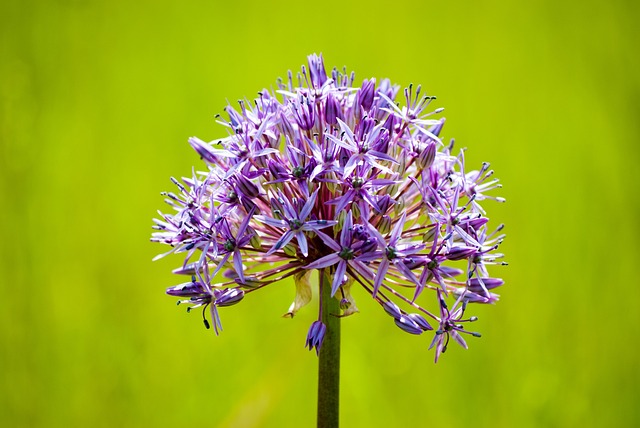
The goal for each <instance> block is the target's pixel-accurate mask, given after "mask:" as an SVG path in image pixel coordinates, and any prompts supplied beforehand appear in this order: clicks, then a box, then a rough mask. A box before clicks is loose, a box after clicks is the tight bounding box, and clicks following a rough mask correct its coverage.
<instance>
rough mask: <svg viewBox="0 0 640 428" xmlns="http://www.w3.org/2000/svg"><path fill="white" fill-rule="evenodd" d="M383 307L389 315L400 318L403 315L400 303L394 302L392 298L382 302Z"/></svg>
mask: <svg viewBox="0 0 640 428" xmlns="http://www.w3.org/2000/svg"><path fill="white" fill-rule="evenodd" d="M382 307H383V308H384V310H385V311H386V312H387V313H388V314H389V315H391V316H392V317H394V318H400V317H401V316H402V311H400V308H399V307H398V305H396V304H395V303H393V302H392V301H391V300H389V301H386V302H384V303H383V304H382Z"/></svg>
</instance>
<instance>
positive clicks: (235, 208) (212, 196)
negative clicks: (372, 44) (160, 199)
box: [152, 55, 505, 360]
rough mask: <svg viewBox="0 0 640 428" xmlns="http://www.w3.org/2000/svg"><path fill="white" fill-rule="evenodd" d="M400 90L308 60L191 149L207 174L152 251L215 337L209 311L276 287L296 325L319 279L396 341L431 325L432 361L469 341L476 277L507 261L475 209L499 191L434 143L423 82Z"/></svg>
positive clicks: (174, 202) (486, 286) (436, 126)
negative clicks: (388, 328) (387, 322)
mask: <svg viewBox="0 0 640 428" xmlns="http://www.w3.org/2000/svg"><path fill="white" fill-rule="evenodd" d="M377 82H379V83H378V84H377V85H376V83H377ZM399 92H400V91H399V88H398V87H397V86H394V85H392V84H391V83H390V82H389V80H387V79H383V80H379V81H377V80H376V79H366V80H364V81H363V82H362V84H361V85H354V75H353V73H351V74H347V73H346V71H345V72H344V73H343V72H341V71H339V70H338V69H335V68H334V69H333V70H332V71H331V72H330V73H329V74H327V72H326V69H325V66H324V61H323V58H322V56H318V55H311V56H309V57H308V65H307V66H303V67H302V71H301V73H298V75H297V78H294V75H293V73H291V72H289V73H288V78H287V79H286V80H280V81H279V82H278V86H277V90H276V91H275V93H272V92H270V91H269V90H266V89H263V90H262V91H260V92H259V93H258V94H259V97H258V98H257V99H255V100H254V101H248V100H242V101H240V102H239V103H238V106H237V107H236V108H234V107H232V106H230V105H229V106H227V107H226V108H225V112H226V115H227V119H226V120H225V119H222V117H221V116H218V123H220V124H222V125H223V126H224V127H225V129H226V134H225V135H222V136H221V137H220V138H216V139H214V140H212V141H210V142H207V141H203V140H202V139H200V138H197V137H192V138H190V139H189V144H190V145H191V147H192V148H193V149H194V150H195V151H196V153H198V155H199V156H200V157H201V158H202V160H203V161H204V164H203V167H202V169H203V171H201V172H195V171H194V172H193V173H192V174H191V176H190V177H188V178H183V179H182V180H181V181H179V180H176V179H172V181H173V182H174V184H175V185H176V186H177V187H178V191H177V192H176V193H165V194H164V195H165V197H166V199H165V200H166V202H167V203H168V204H169V206H170V207H171V208H172V212H171V213H160V217H159V218H158V219H156V220H154V221H155V225H154V229H156V231H155V232H154V233H153V235H152V241H155V242H160V243H164V244H167V245H170V246H171V247H172V248H171V250H170V251H169V252H167V253H165V254H162V255H160V256H158V257H162V256H166V255H167V254H171V253H182V254H183V255H184V261H183V263H182V265H181V266H180V267H178V268H177V269H175V270H174V273H176V274H182V275H189V276H192V280H191V282H186V283H182V284H180V285H176V286H173V287H169V288H168V289H167V294H169V295H172V296H176V297H179V298H181V299H182V300H180V302H179V303H186V304H188V305H189V308H196V307H202V309H203V319H204V322H205V325H206V326H207V327H209V326H210V323H213V327H214V330H215V332H216V333H218V332H219V331H220V330H221V329H222V324H221V322H220V316H219V308H222V307H226V306H231V305H235V304H237V303H239V302H240V301H241V300H242V299H243V298H245V297H246V296H249V295H251V296H253V293H254V292H256V291H258V290H260V289H261V288H263V287H266V286H268V285H269V284H272V283H274V282H278V281H281V280H283V279H285V278H288V277H291V278H293V280H294V283H295V284H296V297H295V299H294V302H293V303H292V304H291V306H290V307H289V310H288V312H287V313H286V314H285V316H288V317H293V316H294V314H295V313H296V312H297V311H298V310H299V309H301V308H302V307H303V306H305V305H307V304H308V303H309V302H310V301H312V300H313V299H312V296H313V294H314V293H313V290H314V288H316V289H317V287H318V285H317V283H315V282H313V280H312V279H311V278H312V276H311V273H312V272H313V271H314V270H318V269H326V270H329V272H330V273H331V275H333V281H332V283H331V295H332V297H331V298H335V299H338V300H339V301H340V308H341V313H338V314H334V315H336V316H345V315H351V314H353V313H356V312H357V307H356V306H355V299H354V295H356V294H357V291H356V290H359V291H361V292H363V293H364V294H368V295H370V296H371V298H373V299H374V300H375V301H376V302H378V303H379V304H380V305H381V306H382V309H383V310H384V311H385V312H386V313H387V314H389V315H390V316H391V317H392V318H393V319H394V322H395V324H396V325H397V326H398V327H399V328H400V329H401V330H403V331H405V332H407V333H410V334H412V335H422V334H423V333H424V332H427V331H431V330H434V327H432V324H433V325H434V326H435V325H437V326H438V327H437V328H436V329H435V336H434V338H433V340H432V342H431V347H434V348H435V349H436V351H435V352H436V360H437V359H438V358H439V357H440V355H441V354H442V353H443V352H445V350H446V349H447V345H448V342H449V339H451V338H453V339H454V341H456V342H458V343H459V344H460V345H462V346H463V347H465V348H466V347H467V344H466V341H465V340H464V338H463V337H462V335H463V334H470V335H473V336H479V334H477V333H469V332H467V330H465V329H464V327H463V326H464V323H466V322H469V321H474V320H475V319H476V318H475V317H470V318H466V319H463V316H464V312H465V311H466V310H467V307H468V305H469V304H471V303H495V302H496V301H497V300H498V298H499V296H498V295H497V294H495V293H494V290H495V289H496V288H497V287H499V286H501V285H503V281H502V280H501V279H499V278H495V277H493V276H492V275H490V273H489V270H488V268H489V267H490V266H491V265H499V264H505V263H504V262H502V261H501V259H502V254H500V253H497V252H496V249H497V248H498V246H499V245H500V243H501V242H502V240H503V239H504V235H502V234H500V232H501V230H502V227H503V226H499V227H498V228H497V229H496V230H495V231H493V232H489V230H490V229H488V221H489V219H488V218H487V216H486V211H485V208H484V207H483V206H481V203H482V204H483V203H484V202H485V201H488V200H493V201H498V202H502V201H504V199H502V198H500V197H497V196H493V195H491V191H493V190H495V189H498V188H499V187H500V184H499V182H498V180H497V179H495V178H494V177H493V170H490V169H489V164H488V163H484V164H482V165H481V166H480V168H478V169H477V170H471V169H469V168H468V167H467V165H466V164H465V157H464V150H460V151H459V152H458V153H454V144H453V141H451V143H448V144H445V143H443V141H442V137H441V135H442V132H443V127H444V124H445V119H444V118H442V117H437V116H438V115H439V114H440V113H441V112H442V110H443V109H441V108H435V109H431V108H430V105H431V103H432V102H433V101H434V100H435V97H433V96H428V95H424V94H422V89H421V87H420V86H418V87H416V88H414V87H413V86H412V85H410V86H409V87H408V88H406V89H405V90H404V91H403V92H402V94H403V100H397V99H396V97H397V94H398V93H399ZM427 295H431V296H435V299H433V298H429V297H426V296H427ZM447 299H450V300H452V301H453V302H454V303H453V305H452V306H451V309H449V307H448V306H447V303H446V300H447ZM325 303H326V302H325ZM322 304H323V302H320V305H322ZM430 305H432V306H433V307H434V308H435V309H432V310H430V309H429V306H430ZM207 308H208V309H209V314H208V315H207V313H206V309H207ZM403 308H404V309H403ZM325 331H326V326H325V325H324V324H322V322H320V321H316V322H314V323H313V324H312V325H311V328H310V330H309V333H308V335H307V339H306V346H307V347H308V348H309V349H315V350H316V351H317V352H318V351H319V350H320V348H321V346H322V341H323V339H324V336H325Z"/></svg>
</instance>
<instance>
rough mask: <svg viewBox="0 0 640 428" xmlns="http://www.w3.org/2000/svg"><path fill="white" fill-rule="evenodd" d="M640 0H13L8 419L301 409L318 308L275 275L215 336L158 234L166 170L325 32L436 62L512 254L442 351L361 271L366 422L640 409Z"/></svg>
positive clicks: (0, 324) (348, 384) (382, 67)
mask: <svg viewBox="0 0 640 428" xmlns="http://www.w3.org/2000/svg"><path fill="white" fill-rule="evenodd" d="M638 12H639V11H638V2H632V1H610V2H598V1H580V2H578V1H574V2H557V1H552V0H546V1H545V0H534V1H531V2H508V1H481V2H480V1H461V2H419V1H407V0H397V1H393V2H386V1H380V0H372V1H368V2H359V3H358V2H356V3H350V2H339V3H326V2H325V3H318V2H315V3H308V4H306V3H304V2H299V1H290V2H274V3H268V2H260V1H252V2H247V1H232V2H215V1H213V2H212V1H201V2H189V3H188V4H183V3H179V2H164V1H136V0H134V1H121V0H114V1H83V0H47V1H29V0H24V1H17V0H8V1H3V2H2V4H1V5H0V177H1V187H0V192H1V193H0V204H1V209H0V216H1V217H0V218H1V220H2V221H1V222H0V233H1V235H0V236H1V242H2V243H1V244H0V252H1V259H0V269H1V272H0V284H1V285H0V287H1V290H0V291H1V296H2V297H1V298H0V425H2V426H6V427H85V426H91V427H140V426H151V427H177V426H198V427H203V426H215V427H306V426H313V425H314V423H315V399H316V364H317V361H316V357H315V355H314V354H313V353H310V352H308V351H307V350H305V349H304V348H303V345H304V339H305V336H306V332H307V328H308V326H309V324H310V323H311V322H312V321H313V319H314V317H315V309H312V307H309V308H308V309H307V310H303V311H301V312H300V314H299V315H298V316H297V317H296V318H295V319H294V320H288V319H283V318H282V317H281V315H282V314H283V313H284V312H285V311H286V310H287V308H288V305H289V303H290V301H291V299H292V298H293V295H294V291H293V287H292V285H291V284H289V283H282V284H279V285H274V286H271V287H269V288H268V289H265V290H263V291H262V292H261V293H256V294H254V295H252V296H251V298H250V299H245V301H243V303H242V304H241V305H238V306H235V307H233V308H228V309H225V310H224V311H223V314H222V316H223V322H224V327H225V331H224V333H223V334H222V335H221V336H219V337H215V335H214V334H213V333H212V332H211V331H206V330H205V329H204V328H203V327H202V323H201V320H200V318H199V315H198V314H191V315H187V314H185V312H184V310H183V309H181V310H178V309H176V307H175V306H174V305H175V301H174V300H175V299H173V298H169V297H167V296H165V295H164V289H165V287H167V286H170V285H173V284H175V283H176V282H177V281H179V280H180V278H174V277H173V276H172V275H171V274H170V270H171V269H172V268H173V267H175V266H176V265H177V264H179V263H180V259H179V258H169V259H165V260H162V261H159V262H155V263H151V258H152V257H153V256H154V255H155V254H157V253H158V252H161V251H164V250H165V248H164V247H161V246H160V245H159V244H152V243H150V242H149V236H150V233H151V229H150V226H151V224H152V223H151V218H152V217H154V215H155V212H156V210H157V209H164V204H163V202H162V201H163V198H162V197H161V196H160V192H161V191H164V190H172V187H173V186H172V184H171V183H170V181H169V177H170V176H172V175H175V176H182V175H189V174H190V171H191V167H192V165H197V166H198V167H199V166H201V164H200V163H199V160H198V157H197V155H196V154H195V153H194V152H193V151H192V150H191V149H190V147H189V146H188V144H187V138H188V137H189V136H192V135H197V136H199V137H201V138H203V139H205V140H209V139H213V138H215V137H216V136H218V135H221V133H224V132H225V131H224V129H223V128H222V127H220V126H219V125H217V124H215V122H214V115H215V114H216V113H220V112H222V109H223V107H224V106H225V104H226V102H227V101H226V100H230V101H231V102H235V100H237V99H239V98H242V97H245V96H248V97H252V96H253V95H254V94H255V93H256V92H257V91H258V90H260V89H262V88H263V87H267V88H270V87H271V86H272V85H273V83H274V82H275V80H276V78H277V77H279V76H285V75H286V71H287V70H288V69H293V70H297V69H298V68H299V66H300V65H301V64H302V63H303V62H304V61H305V60H306V55H308V54H310V53H312V52H322V53H323V54H324V57H325V61H326V63H327V66H328V67H329V68H331V67H333V66H338V67H342V66H343V65H347V66H348V68H349V69H351V70H355V71H356V75H357V80H358V82H360V81H361V80H362V79H363V78H367V77H374V76H375V77H379V78H380V77H389V78H390V79H391V80H392V81H393V82H396V83H398V84H401V85H407V84H409V83H411V82H414V83H422V84H423V87H424V88H426V89H427V91H428V92H429V93H430V94H435V95H437V96H438V101H437V104H438V106H441V107H445V108H446V111H445V112H444V116H446V117H447V124H446V126H445V133H444V136H445V137H447V138H448V137H456V140H457V141H458V144H459V145H461V146H466V147H468V149H469V150H468V151H467V159H468V162H469V163H470V164H476V165H479V164H480V162H482V161H490V162H491V163H492V166H493V168H494V169H495V170H496V172H497V176H498V177H499V178H501V180H502V182H503V183H504V188H503V189H502V192H501V194H502V196H504V197H506V198H507V201H508V203H507V204H497V203H494V204H489V203H487V204H486V205H487V206H486V207H487V208H488V213H489V217H490V218H491V219H492V222H493V223H494V224H495V225H497V224H499V223H501V222H504V223H506V224H507V228H506V232H507V234H508V237H507V240H506V241H505V243H504V245H503V246H502V250H503V252H505V253H506V254H507V260H508V261H509V262H510V266H508V267H505V268H498V269H494V271H493V272H494V274H495V275H496V276H500V277H502V278H504V279H505V280H506V282H507V285H505V286H504V287H503V288H502V290H501V295H502V298H501V301H500V302H499V304H497V305H496V306H491V307H479V308H478V307H476V308H474V309H476V311H475V313H476V314H477V315H478V316H479V317H480V321H479V322H478V323H477V324H475V327H476V328H477V329H478V330H479V331H481V332H482V333H483V337H482V339H478V340H472V341H471V343H470V345H471V347H470V349H469V350H468V351H464V350H463V349H462V348H459V347H456V346H452V347H451V348H450V350H449V352H447V354H445V355H444V358H443V359H442V360H441V362H439V363H438V364H437V365H434V364H433V352H432V351H427V346H428V343H429V341H430V338H425V337H422V336H421V337H414V336H409V335H407V334H404V333H402V332H401V331H400V330H398V329H397V328H396V327H395V326H394V325H393V323H391V322H389V318H388V317H387V316H385V315H384V314H382V313H381V312H380V310H379V309H378V308H377V307H375V306H374V305H373V304H372V303H371V302H370V299H368V298H367V296H366V294H365V293H357V294H356V296H355V297H356V299H358V304H359V307H360V310H361V313H359V314H357V315H355V316H353V317H350V318H348V319H345V321H344V323H343V364H342V374H343V377H342V401H341V404H342V412H341V421H342V423H343V425H344V426H348V427H370V426H388V427H395V426H447V427H450V428H455V427H468V426H474V427H477V428H481V427H492V428H497V427H523V428H527V427H605V426H606V427H610V426H615V427H635V426H639V425H640V410H639V409H640V398H639V393H640V388H639V386H638V383H639V381H640V352H639V351H638V346H639V341H640V334H639V333H640V331H639V330H640V323H639V320H640V316H639V310H640V281H638V277H637V271H638V256H640V251H639V250H638V238H639V237H640V236H639V233H638V232H639V227H638V221H639V219H640V217H639V215H640V211H639V200H638V197H639V196H640V193H639V192H638V181H639V180H638V178H637V170H638V165H640V162H639V161H640V148H639V146H638V144H639V142H640V126H639V123H640V121H639V114H640V52H639V51H638V46H640V38H639V37H638V34H639V33H638V30H637V22H638V19H639V18H640V14H639V13H638Z"/></svg>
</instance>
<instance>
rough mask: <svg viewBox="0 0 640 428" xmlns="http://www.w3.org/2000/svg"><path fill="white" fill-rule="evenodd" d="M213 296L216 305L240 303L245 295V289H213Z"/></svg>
mask: <svg viewBox="0 0 640 428" xmlns="http://www.w3.org/2000/svg"><path fill="white" fill-rule="evenodd" d="M213 296H214V297H215V301H214V302H213V304H214V305H216V306H232V305H235V304H236V303H238V302H239V301H240V300H242V298H243V297H244V291H242V290H241V289H239V288H225V289H223V290H220V289H216V290H213Z"/></svg>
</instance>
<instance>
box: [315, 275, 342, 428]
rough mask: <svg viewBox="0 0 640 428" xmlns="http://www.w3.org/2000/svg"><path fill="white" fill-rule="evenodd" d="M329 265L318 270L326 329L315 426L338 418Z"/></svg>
mask: <svg viewBox="0 0 640 428" xmlns="http://www.w3.org/2000/svg"><path fill="white" fill-rule="evenodd" d="M332 273H333V271H332V269H328V268H326V269H321V270H320V278H319V283H320V296H321V300H320V304H321V306H322V308H321V311H322V320H321V321H322V322H323V323H324V325H326V326H327V330H326V333H325V336H324V341H323V342H322V348H320V355H319V362H318V428H337V427H338V425H339V421H340V412H339V405H340V317H339V316H338V315H340V302H339V301H338V299H336V298H333V297H331V283H332V279H333V278H332Z"/></svg>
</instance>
